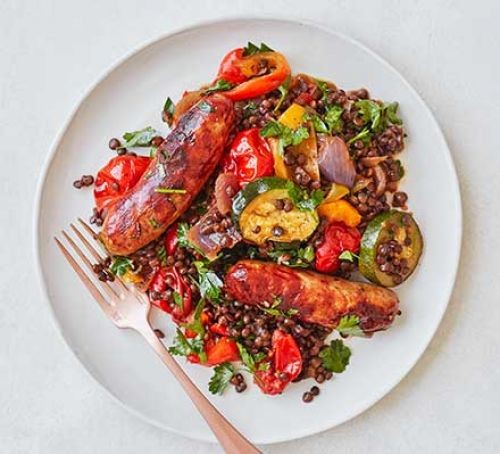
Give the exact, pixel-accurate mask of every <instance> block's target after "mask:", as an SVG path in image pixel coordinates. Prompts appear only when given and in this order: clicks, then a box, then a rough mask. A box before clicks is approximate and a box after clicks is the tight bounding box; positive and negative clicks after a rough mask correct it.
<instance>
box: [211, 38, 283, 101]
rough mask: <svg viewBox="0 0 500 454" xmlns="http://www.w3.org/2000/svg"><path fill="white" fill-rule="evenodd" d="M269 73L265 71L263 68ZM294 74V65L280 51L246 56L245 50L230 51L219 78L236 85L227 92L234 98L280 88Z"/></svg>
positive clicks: (246, 96)
mask: <svg viewBox="0 0 500 454" xmlns="http://www.w3.org/2000/svg"><path fill="white" fill-rule="evenodd" d="M263 68H264V69H265V70H266V74H262V69H263ZM289 75H290V66H289V65H288V62H287V60H286V58H285V57H284V55H282V54H280V53H279V52H274V51H269V52H259V53H257V54H254V55H248V56H244V55H243V49H241V48H238V49H234V50H232V51H231V52H229V53H228V54H227V55H226V56H225V57H224V58H223V60H222V62H221V65H220V67H219V72H218V74H217V79H216V80H220V79H224V80H226V81H228V82H231V83H233V84H236V86H235V87H234V88H232V89H231V90H228V91H225V92H224V95H225V96H227V97H228V98H230V99H232V100H233V101H239V100H242V99H250V98H256V97H257V96H262V95H264V94H266V93H269V92H270V91H273V90H275V89H276V88H278V87H279V86H280V85H281V84H282V83H283V82H284V81H285V79H286V78H287V77H288V76H289Z"/></svg>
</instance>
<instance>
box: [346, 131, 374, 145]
mask: <svg viewBox="0 0 500 454" xmlns="http://www.w3.org/2000/svg"><path fill="white" fill-rule="evenodd" d="M371 139H372V133H371V132H370V129H369V128H364V129H362V130H361V132H359V133H358V134H356V135H355V136H354V137H353V138H352V139H349V140H348V142H347V145H351V143H354V142H356V141H357V140H361V141H362V142H363V143H364V144H365V145H368V144H369V143H370V140H371Z"/></svg>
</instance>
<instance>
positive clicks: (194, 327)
mask: <svg viewBox="0 0 500 454" xmlns="http://www.w3.org/2000/svg"><path fill="white" fill-rule="evenodd" d="M204 307H205V300H204V299H201V300H200V301H198V304H197V305H196V309H195V311H194V315H193V321H192V322H191V323H187V324H184V325H182V326H183V327H184V328H186V329H189V330H191V331H194V332H195V333H197V334H199V335H200V336H202V337H203V336H204V335H205V327H204V326H203V323H202V322H201V313H202V312H203V308H204Z"/></svg>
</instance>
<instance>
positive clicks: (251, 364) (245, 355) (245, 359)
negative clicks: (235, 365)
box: [236, 342, 266, 374]
mask: <svg viewBox="0 0 500 454" xmlns="http://www.w3.org/2000/svg"><path fill="white" fill-rule="evenodd" d="M236 345H237V346H238V350H239V352H240V357H241V362H242V363H243V364H244V365H245V367H246V369H247V370H248V372H250V373H251V374H254V373H255V372H256V371H257V370H263V369H261V368H260V365H259V363H260V362H261V361H262V360H263V359H264V358H265V357H266V354H265V353H262V352H261V353H257V354H256V355H251V354H250V352H249V351H248V350H247V349H246V348H245V347H244V346H243V345H242V344H240V343H239V342H236Z"/></svg>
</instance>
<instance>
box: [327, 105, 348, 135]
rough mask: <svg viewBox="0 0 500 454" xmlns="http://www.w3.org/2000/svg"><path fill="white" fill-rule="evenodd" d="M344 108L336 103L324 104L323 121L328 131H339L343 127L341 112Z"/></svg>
mask: <svg viewBox="0 0 500 454" xmlns="http://www.w3.org/2000/svg"><path fill="white" fill-rule="evenodd" d="M343 112H344V109H343V108H342V107H340V106H337V105H332V106H326V113H325V123H326V124H327V126H328V132H330V133H332V132H337V133H339V132H341V131H342V128H343V127H344V121H343V120H342V113H343Z"/></svg>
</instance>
